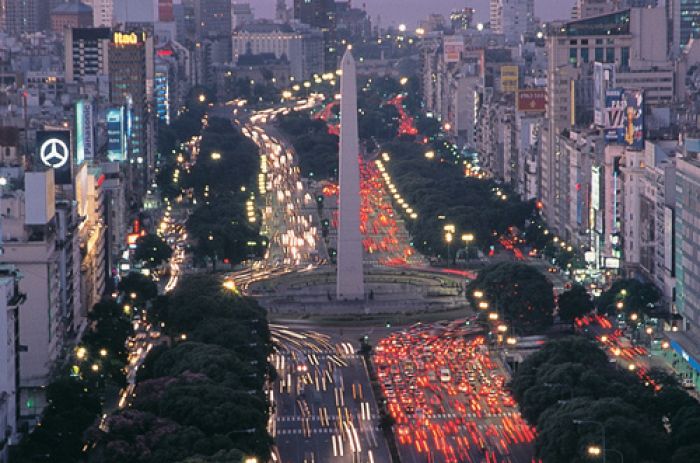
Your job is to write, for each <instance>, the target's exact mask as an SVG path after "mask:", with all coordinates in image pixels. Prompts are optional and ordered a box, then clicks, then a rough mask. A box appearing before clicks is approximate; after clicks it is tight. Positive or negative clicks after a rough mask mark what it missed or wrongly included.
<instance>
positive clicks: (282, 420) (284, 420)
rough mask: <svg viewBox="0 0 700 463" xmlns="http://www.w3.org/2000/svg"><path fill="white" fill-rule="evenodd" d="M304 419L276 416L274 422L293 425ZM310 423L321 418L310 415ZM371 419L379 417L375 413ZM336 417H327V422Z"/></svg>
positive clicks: (291, 416) (335, 419) (297, 416)
mask: <svg viewBox="0 0 700 463" xmlns="http://www.w3.org/2000/svg"><path fill="white" fill-rule="evenodd" d="M305 419H306V418H304V417H302V416H301V415H285V416H278V417H276V418H275V420H276V421H277V422H278V423H294V422H300V421H303V420H305ZM309 419H310V420H311V421H321V417H320V416H318V415H312V416H310V417H309ZM372 419H373V420H376V419H379V415H377V414H376V413H373V414H372ZM337 420H338V417H337V416H335V415H329V416H328V421H337Z"/></svg>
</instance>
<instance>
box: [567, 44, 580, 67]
mask: <svg viewBox="0 0 700 463" xmlns="http://www.w3.org/2000/svg"><path fill="white" fill-rule="evenodd" d="M576 50H577V49H576V48H575V47H571V48H569V63H571V64H576V61H577V57H578V55H577V51H576Z"/></svg>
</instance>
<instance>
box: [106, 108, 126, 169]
mask: <svg viewBox="0 0 700 463" xmlns="http://www.w3.org/2000/svg"><path fill="white" fill-rule="evenodd" d="M107 159H109V160H110V161H125V160H126V129H125V118H124V107H123V106H120V107H118V108H111V109H109V110H108V111H107Z"/></svg>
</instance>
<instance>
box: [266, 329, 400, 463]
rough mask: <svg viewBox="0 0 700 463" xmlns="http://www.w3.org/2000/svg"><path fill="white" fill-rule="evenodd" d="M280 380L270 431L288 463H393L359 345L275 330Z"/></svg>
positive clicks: (278, 452) (313, 334)
mask: <svg viewBox="0 0 700 463" xmlns="http://www.w3.org/2000/svg"><path fill="white" fill-rule="evenodd" d="M271 330H272V333H273V340H274V341H275V345H276V346H277V351H276V353H275V354H274V355H273V358H272V363H273V365H274V366H275V368H276V369H277V373H278V378H277V380H276V381H275V382H274V385H273V387H272V391H271V393H270V395H271V397H272V399H273V404H274V406H273V408H274V414H273V415H272V419H271V423H270V426H269V430H270V434H271V435H272V436H273V437H274V439H275V444H276V454H275V455H276V458H277V459H278V461H281V462H284V463H302V462H306V463H311V462H314V463H322V462H345V463H369V462H377V463H380V462H389V461H390V459H389V453H388V449H387V446H386V442H385V441H384V438H383V436H382V434H381V432H380V430H379V423H378V411H377V406H376V401H375V400H374V398H373V396H372V391H371V387H370V382H369V377H368V374H367V370H366V368H365V365H364V360H363V359H362V358H361V357H360V356H359V355H357V354H356V353H355V349H356V348H357V343H355V344H351V342H349V341H348V340H347V339H341V338H340V337H338V336H331V335H327V334H323V333H320V332H318V331H309V330H293V329H291V328H287V327H285V326H282V325H271Z"/></svg>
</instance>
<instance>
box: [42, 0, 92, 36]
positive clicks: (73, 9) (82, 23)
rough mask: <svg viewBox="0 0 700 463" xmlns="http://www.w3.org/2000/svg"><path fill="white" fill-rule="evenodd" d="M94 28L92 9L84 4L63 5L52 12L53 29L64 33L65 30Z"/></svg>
mask: <svg viewBox="0 0 700 463" xmlns="http://www.w3.org/2000/svg"><path fill="white" fill-rule="evenodd" d="M90 26H92V8H90V7H89V6H88V5H86V4H85V3H82V2H75V3H61V4H60V5H58V6H57V7H56V8H54V9H53V10H52V11H51V29H52V30H53V31H54V32H58V33H63V32H64V30H65V29H70V28H74V27H90Z"/></svg>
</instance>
